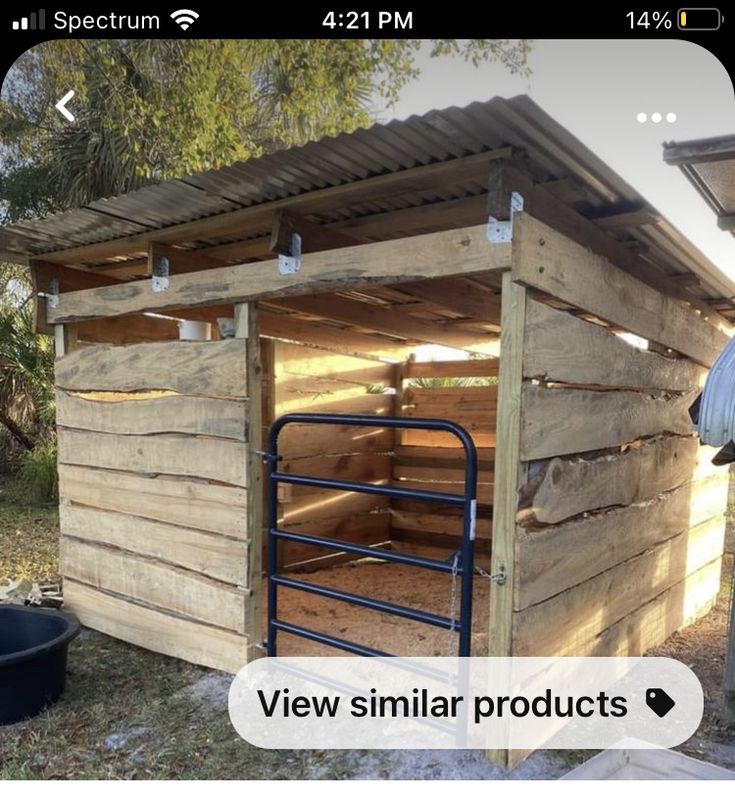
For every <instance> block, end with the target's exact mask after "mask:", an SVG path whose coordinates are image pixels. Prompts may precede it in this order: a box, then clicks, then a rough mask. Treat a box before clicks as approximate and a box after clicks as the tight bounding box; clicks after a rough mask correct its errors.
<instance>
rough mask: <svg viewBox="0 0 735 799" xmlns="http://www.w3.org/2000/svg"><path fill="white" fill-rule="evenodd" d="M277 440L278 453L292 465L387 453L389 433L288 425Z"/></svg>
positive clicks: (389, 448) (388, 430)
mask: <svg viewBox="0 0 735 799" xmlns="http://www.w3.org/2000/svg"><path fill="white" fill-rule="evenodd" d="M337 412H338V413H341V412H342V411H339V410H338V411H337ZM278 439H279V440H278V447H279V451H280V452H281V453H282V454H283V456H284V457H285V458H288V459H289V460H291V461H295V460H297V459H299V458H310V457H313V456H314V455H324V456H327V455H344V454H349V453H353V452H364V453H368V452H390V450H391V448H392V442H393V431H392V430H391V429H388V428H381V427H359V426H355V425H331V424H330V425H321V424H319V425H316V424H312V425H306V424H290V425H287V426H286V427H284V428H283V432H282V433H281V435H280V436H279V437H278Z"/></svg>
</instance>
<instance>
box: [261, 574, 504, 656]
mask: <svg viewBox="0 0 735 799" xmlns="http://www.w3.org/2000/svg"><path fill="white" fill-rule="evenodd" d="M293 577H294V578H295V579H298V580H303V581H305V582H311V583H315V584H317V585H325V586H329V587H330V588H341V589H343V590H345V591H349V592H350V593H353V594H360V595H363V596H368V597H372V598H376V599H383V600H388V601H390V602H393V603H394V604H399V605H407V606H409V607H412V608H417V609H420V610H426V611H429V612H431V613H436V614H438V615H441V616H450V615H453V616H454V617H455V618H458V616H459V592H460V586H461V580H457V583H456V598H455V602H454V607H455V612H454V613H453V614H450V606H451V604H452V578H451V576H450V575H445V574H441V573H440V572H429V571H427V570H425V569H417V568H414V567H411V566H401V565H398V564H395V563H385V562H367V563H366V562H362V563H348V564H344V565H342V566H335V567H333V568H331V569H324V570H323V571H319V572H314V573H313V574H296V575H293ZM264 590H265V589H264ZM489 595H490V581H489V580H488V579H487V578H484V577H476V578H475V580H474V586H473V604H474V612H473V619H472V630H473V633H472V654H473V655H486V654H487V638H488V636H487V631H488V625H489V607H490V601H489ZM278 617H279V618H280V619H281V620H282V621H288V622H291V623H293V624H298V625H300V626H302V627H308V628H311V629H315V630H319V631H320V632H325V633H329V634H330V635H333V636H337V637H339V638H346V639H348V640H350V641H354V642H357V643H360V644H363V645H365V646H368V647H371V648H373V649H379V650H381V651H384V652H388V653H389V654H392V655H404V656H445V655H454V654H456V653H457V645H458V637H457V635H456V634H452V633H450V632H449V631H448V630H443V629H441V628H438V627H431V626H429V625H427V624H421V623H419V622H413V621H408V620H406V619H402V618H398V617H397V616H389V615H386V614H384V613H377V612H376V611H373V610H368V609H367V608H360V607H357V606H355V605H349V604H347V603H345V602H339V601H336V600H329V599H324V598H323V597H318V596H314V595H313V594H307V593H304V592H303V591H293V590H287V589H284V588H280V589H279V592H278ZM278 654H279V655H281V656H284V657H285V656H289V655H290V656H296V655H298V656H302V655H303V656H313V655H345V654H346V653H344V652H339V651H337V650H335V649H333V648H331V647H325V646H322V645H320V644H316V643H312V642H310V641H307V640H305V639H302V638H297V637H295V636H293V635H288V634H284V633H279V637H278Z"/></svg>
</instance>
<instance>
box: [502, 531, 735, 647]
mask: <svg viewBox="0 0 735 799" xmlns="http://www.w3.org/2000/svg"><path fill="white" fill-rule="evenodd" d="M724 535H725V519H724V517H718V518H715V519H710V520H709V521H706V522H703V523H702V524H700V525H698V526H697V527H694V528H692V529H691V530H686V531H684V532H683V533H680V534H679V535H677V536H675V537H674V538H670V539H669V540H667V541H664V542H663V543H661V544H658V545H657V546H655V547H653V548H652V549H649V550H648V551H646V552H644V553H643V554H641V555H637V556H636V557H634V558H630V559H628V560H626V561H623V562H622V563H620V564H618V565H617V566H614V567H613V568H611V569H607V570H606V571H604V572H602V573H601V574H598V575H596V576H595V577H592V578H591V579H589V580H586V581H585V582H583V583H580V584H579V585H576V586H574V587H573V588H571V589H569V590H567V591H563V592H562V593H559V594H556V595H555V596H553V597H551V598H550V599H547V600H546V601H544V602H540V603H539V604H536V605H532V606H530V607H527V608H525V609H524V610H522V611H519V612H517V613H514V614H513V615H514V631H513V643H514V646H515V654H517V655H541V656H552V655H556V654H558V652H559V650H560V649H564V648H567V647H568V646H569V645H570V643H569V642H570V641H572V640H576V641H579V642H583V641H585V640H587V639H589V638H593V637H595V636H597V635H599V634H600V633H602V632H603V631H604V630H606V629H607V628H608V627H611V626H612V625H613V624H615V623H616V622H618V621H620V620H621V619H623V618H625V617H626V616H628V615H629V614H631V613H633V612H635V611H636V610H637V609H638V608H639V607H640V606H641V605H643V604H645V603H647V602H650V601H651V600H652V599H654V598H655V597H657V596H658V595H659V594H661V593H663V592H664V591H666V590H668V589H669V588H671V587H672V586H673V585H675V584H676V583H678V582H680V581H681V580H684V579H685V578H686V577H687V576H689V575H690V574H692V573H694V572H696V571H697V570H698V569H701V568H702V567H703V566H705V565H706V564H708V563H710V562H711V561H712V560H715V559H717V558H719V557H720V556H721V554H722V546H723V542H724ZM560 631H563V634H560Z"/></svg>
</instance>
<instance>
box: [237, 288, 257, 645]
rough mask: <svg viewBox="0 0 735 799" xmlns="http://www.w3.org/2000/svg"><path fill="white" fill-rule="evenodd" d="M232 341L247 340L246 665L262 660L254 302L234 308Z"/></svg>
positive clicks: (255, 315) (255, 316) (255, 312)
mask: <svg viewBox="0 0 735 799" xmlns="http://www.w3.org/2000/svg"><path fill="white" fill-rule="evenodd" d="M235 338H239V339H246V341H247V349H246V353H245V358H246V361H247V363H246V364H244V367H245V368H246V369H247V375H248V397H249V399H250V408H249V417H248V505H247V518H248V541H249V545H248V588H249V589H250V591H249V596H248V597H247V598H246V603H247V604H246V605H245V629H246V631H247V634H248V638H249V640H248V661H250V660H254V659H255V658H258V657H262V656H263V651H262V649H260V648H259V647H258V645H259V644H260V643H261V642H262V637H263V636H262V619H261V606H262V596H263V586H262V575H261V571H262V561H263V529H262V524H263V462H262V459H261V457H260V455H258V454H257V453H256V450H260V449H262V448H263V406H262V372H263V368H262V365H261V356H260V336H259V328H258V308H257V306H256V304H255V303H254V302H251V303H242V304H240V305H236V306H235Z"/></svg>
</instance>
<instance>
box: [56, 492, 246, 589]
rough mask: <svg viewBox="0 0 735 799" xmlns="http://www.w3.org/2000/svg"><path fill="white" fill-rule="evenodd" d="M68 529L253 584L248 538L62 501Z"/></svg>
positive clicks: (64, 526) (66, 532)
mask: <svg viewBox="0 0 735 799" xmlns="http://www.w3.org/2000/svg"><path fill="white" fill-rule="evenodd" d="M59 515H60V522H61V532H62V535H70V536H73V537H74V538H80V539H83V540H84V541H88V542H91V543H99V544H109V545H110V546H114V547H119V548H120V549H127V550H129V551H130V552H135V553H137V554H139V555H144V556H146V557H149V558H156V559H157V560H160V561H164V562H167V563H172V564H173V565H175V566H181V567H182V568H184V569H189V570H190V571H193V572H197V573H199V574H203V575H206V576H207V577H212V578H214V579H215V580H220V581H222V582H225V583H232V584H233V585H240V586H244V587H248V575H247V562H246V561H247V544H246V543H245V542H244V541H242V540H237V539H235V538H230V537H229V536H224V535H219V534H217V533H205V532H202V531H201V530H193V529H191V528H189V527H182V526H180V525H175V524H164V523H162V522H157V521H153V520H151V519H143V518H141V517H140V516H130V515H128V514H126V513H112V512H110V511H104V510H98V509H97V508H88V507H85V506H83V505H73V504H72V503H71V502H69V501H64V502H62V503H61V504H60V507H59Z"/></svg>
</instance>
